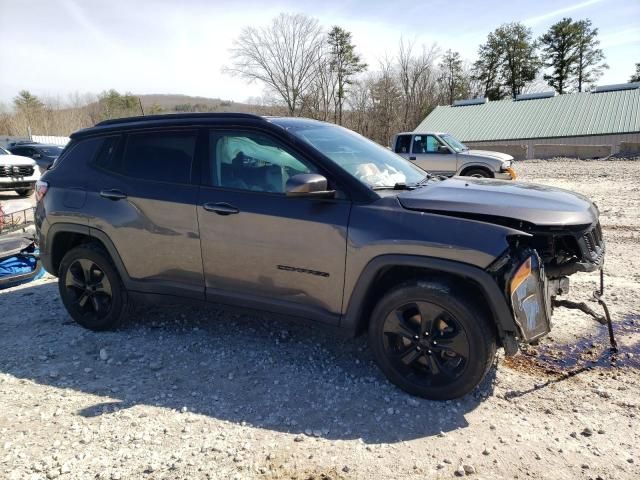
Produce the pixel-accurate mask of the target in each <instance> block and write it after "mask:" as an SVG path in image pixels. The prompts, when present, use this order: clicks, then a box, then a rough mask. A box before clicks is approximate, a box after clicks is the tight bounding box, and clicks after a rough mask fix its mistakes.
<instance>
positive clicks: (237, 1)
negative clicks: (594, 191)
mask: <svg viewBox="0 0 640 480" xmlns="http://www.w3.org/2000/svg"><path fill="white" fill-rule="evenodd" d="M280 12H288V13H304V14H306V15H309V16H312V17H314V18H317V19H318V20H319V21H320V23H321V25H323V26H325V27H327V29H328V28H329V27H330V26H332V25H340V26H341V27H343V28H345V29H346V30H348V31H351V32H352V34H353V40H354V43H355V44H356V48H357V51H358V52H359V53H360V54H361V56H362V57H363V59H364V60H365V61H366V62H367V63H368V64H369V65H370V69H375V68H376V66H377V65H378V64H379V61H380V59H382V58H384V57H385V56H386V57H393V56H394V55H395V52H396V51H397V45H398V43H399V41H400V38H401V37H403V38H404V39H405V40H407V41H412V42H414V43H415V44H416V45H418V46H419V45H421V44H425V45H427V46H430V45H432V44H437V45H438V47H439V48H440V49H441V51H444V50H446V49H448V48H451V49H453V50H457V51H459V52H460V53H461V55H462V57H463V58H464V59H466V60H468V61H473V60H474V59H475V54H476V52H477V49H478V46H479V45H480V44H481V43H483V42H484V41H485V39H486V36H487V34H488V33H489V32H490V31H492V30H494V29H495V28H496V27H498V26H499V25H500V24H502V23H506V22H511V21H521V22H524V23H525V24H526V25H528V26H529V27H531V28H532V29H533V33H534V35H535V36H536V37H537V36H539V35H541V34H542V33H544V32H545V31H546V30H547V29H548V27H549V26H550V25H552V24H553V23H555V22H556V21H558V20H560V19H561V18H562V17H565V16H570V17H572V18H574V19H584V18H589V19H591V20H592V22H593V25H594V26H595V27H597V28H598V29H599V31H600V37H599V38H600V41H601V47H602V49H603V50H604V53H605V55H606V58H607V63H608V64H609V66H610V69H609V70H607V71H606V72H605V75H604V76H603V77H602V79H601V80H600V82H599V83H600V84H610V83H623V82H626V81H628V80H629V77H630V76H631V74H632V72H633V70H634V65H635V63H636V62H640V0H573V1H561V0H536V1H522V0H510V1H508V2H503V1H498V0H474V1H466V2H465V1H457V0H448V1H445V0H443V1H429V0H422V1H415V0H411V1H405V0H387V1H382V0H365V1H356V0H337V1H336V0H315V1H312V2H308V1H303V0H298V1H287V0H284V1H283V0H270V1H269V2H264V1H262V2H261V1H245V0H233V1H230V0H180V1H168V0H101V1H99V0H0V18H2V20H3V22H2V27H1V28H0V65H2V74H0V103H5V104H9V103H10V102H11V99H12V98H13V97H14V96H15V95H16V94H17V93H18V91H19V90H22V89H27V90H30V91H31V92H32V93H35V94H36V95H41V96H45V97H54V98H55V97H58V98H61V99H63V100H64V99H65V98H67V97H68V96H69V95H70V94H72V93H80V94H85V93H98V92H101V91H103V90H107V89H110V88H115V89H116V90H118V91H121V92H132V93H134V94H143V93H180V94H186V95H196V96H203V97H212V98H222V99H226V100H235V101H246V100H247V99H248V98H249V97H255V96H260V95H262V93H263V87H262V86H261V85H259V84H256V83H254V84H249V83H246V82H245V81H243V80H240V79H238V78H234V77H230V76H229V75H227V74H225V73H223V72H222V68H223V67H224V66H225V65H229V48H230V47H231V46H232V42H233V39H234V38H235V37H237V36H238V34H239V33H240V31H241V30H242V28H243V27H245V26H260V25H266V24H268V23H269V21H270V20H271V19H272V18H273V17H275V16H276V15H277V14H278V13H280Z"/></svg>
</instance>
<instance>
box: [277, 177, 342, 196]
mask: <svg viewBox="0 0 640 480" xmlns="http://www.w3.org/2000/svg"><path fill="white" fill-rule="evenodd" d="M285 191H286V194H287V197H324V198H331V197H333V196H334V195H335V193H336V191H335V190H327V179H326V178H325V177H323V176H322V175H318V174H317V173H301V174H298V175H294V176H293V177H291V178H290V179H289V180H287V185H286V186H285Z"/></svg>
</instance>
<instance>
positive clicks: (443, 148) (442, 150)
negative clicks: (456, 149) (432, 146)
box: [438, 145, 451, 153]
mask: <svg viewBox="0 0 640 480" xmlns="http://www.w3.org/2000/svg"><path fill="white" fill-rule="evenodd" d="M438 153H451V150H449V147H447V146H446V145H438Z"/></svg>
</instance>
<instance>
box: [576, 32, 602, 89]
mask: <svg viewBox="0 0 640 480" xmlns="http://www.w3.org/2000/svg"><path fill="white" fill-rule="evenodd" d="M576 25H577V27H576V28H577V44H576V56H577V60H576V67H575V77H576V78H575V83H576V88H577V89H578V91H579V92H581V91H582V90H583V89H584V87H585V86H586V85H588V84H591V83H594V82H595V81H596V80H598V79H599V78H600V77H601V76H602V71H603V70H604V69H606V68H609V66H608V65H607V64H606V63H604V53H603V52H602V49H600V48H598V45H600V40H598V29H597V28H593V27H592V26H591V20H580V21H579V22H576Z"/></svg>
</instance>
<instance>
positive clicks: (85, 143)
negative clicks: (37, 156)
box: [50, 138, 104, 169]
mask: <svg viewBox="0 0 640 480" xmlns="http://www.w3.org/2000/svg"><path fill="white" fill-rule="evenodd" d="M103 141H104V139H103V138H87V139H85V140H80V141H79V142H74V143H72V144H71V145H69V147H68V148H67V149H66V150H65V151H64V155H62V156H60V157H58V158H56V159H55V160H54V162H53V164H51V167H50V169H53V168H55V167H57V166H58V165H59V164H60V163H61V162H62V161H63V160H64V161H65V162H69V163H71V162H77V163H76V164H78V163H88V162H91V161H92V160H93V157H94V156H95V155H96V151H97V150H98V148H99V147H100V145H102V142H103Z"/></svg>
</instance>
